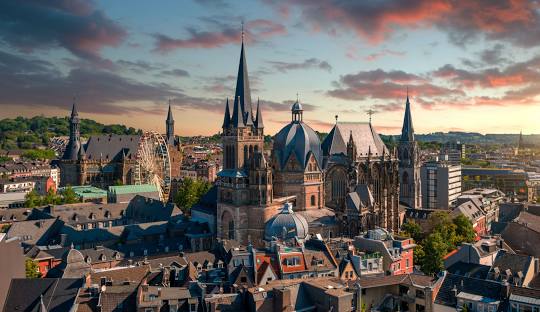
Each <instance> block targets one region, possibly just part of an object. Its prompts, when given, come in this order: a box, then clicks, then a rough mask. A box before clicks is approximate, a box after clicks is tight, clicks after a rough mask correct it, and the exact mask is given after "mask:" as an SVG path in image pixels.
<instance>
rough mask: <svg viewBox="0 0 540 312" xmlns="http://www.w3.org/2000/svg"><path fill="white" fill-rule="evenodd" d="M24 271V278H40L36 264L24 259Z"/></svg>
mask: <svg viewBox="0 0 540 312" xmlns="http://www.w3.org/2000/svg"><path fill="white" fill-rule="evenodd" d="M24 266H25V270H26V278H40V277H41V272H39V266H38V264H37V263H36V262H35V261H34V260H32V259H30V258H26V260H25V262H24Z"/></svg>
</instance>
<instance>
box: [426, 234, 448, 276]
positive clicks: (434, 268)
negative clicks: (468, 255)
mask: <svg viewBox="0 0 540 312" xmlns="http://www.w3.org/2000/svg"><path fill="white" fill-rule="evenodd" d="M423 249H424V253H425V254H424V259H423V261H422V271H424V273H426V274H430V275H433V274H436V273H438V272H440V271H441V270H443V269H444V262H443V257H444V255H445V254H446V250H447V244H446V243H445V242H444V239H443V237H442V235H441V234H440V233H437V232H435V233H431V234H429V236H428V237H426V239H425V240H424V247H423Z"/></svg>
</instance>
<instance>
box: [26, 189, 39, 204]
mask: <svg viewBox="0 0 540 312" xmlns="http://www.w3.org/2000/svg"><path fill="white" fill-rule="evenodd" d="M25 199H26V200H25V202H24V206H25V207H27V208H34V207H36V206H40V205H41V197H40V196H39V195H38V193H37V192H36V191H35V190H31V191H30V192H28V193H27V194H26V196H25Z"/></svg>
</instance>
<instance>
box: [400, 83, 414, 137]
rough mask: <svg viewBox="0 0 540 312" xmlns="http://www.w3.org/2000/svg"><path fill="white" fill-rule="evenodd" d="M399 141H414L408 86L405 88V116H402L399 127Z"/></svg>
mask: <svg viewBox="0 0 540 312" xmlns="http://www.w3.org/2000/svg"><path fill="white" fill-rule="evenodd" d="M401 141H402V142H412V141H414V128H413V122H412V115H411V102H410V101H409V88H407V101H406V102H405V116H404V117H403V128H401Z"/></svg>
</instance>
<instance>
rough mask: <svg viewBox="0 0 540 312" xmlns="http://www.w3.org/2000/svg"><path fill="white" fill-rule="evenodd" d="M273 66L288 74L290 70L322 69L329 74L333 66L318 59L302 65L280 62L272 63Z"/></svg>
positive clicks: (311, 59) (307, 61)
mask: <svg viewBox="0 0 540 312" xmlns="http://www.w3.org/2000/svg"><path fill="white" fill-rule="evenodd" d="M268 63H269V64H271V65H272V66H273V67H274V68H275V69H276V70H278V71H280V72H282V73H286V72H288V71H290V70H299V69H321V70H324V71H327V72H331V71H332V66H331V65H330V64H329V63H328V62H327V61H322V60H319V59H317V58H310V59H306V60H305V61H303V62H300V63H293V62H279V61H270V62H268Z"/></svg>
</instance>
